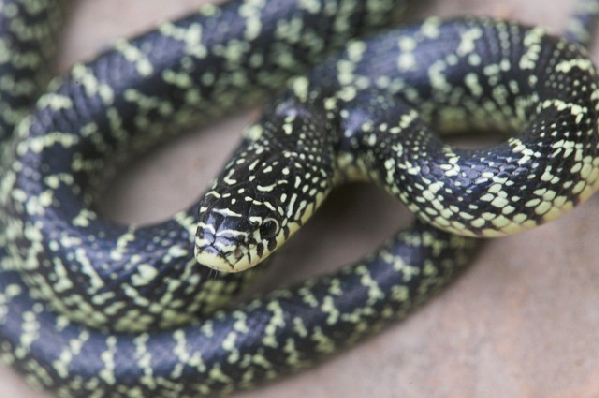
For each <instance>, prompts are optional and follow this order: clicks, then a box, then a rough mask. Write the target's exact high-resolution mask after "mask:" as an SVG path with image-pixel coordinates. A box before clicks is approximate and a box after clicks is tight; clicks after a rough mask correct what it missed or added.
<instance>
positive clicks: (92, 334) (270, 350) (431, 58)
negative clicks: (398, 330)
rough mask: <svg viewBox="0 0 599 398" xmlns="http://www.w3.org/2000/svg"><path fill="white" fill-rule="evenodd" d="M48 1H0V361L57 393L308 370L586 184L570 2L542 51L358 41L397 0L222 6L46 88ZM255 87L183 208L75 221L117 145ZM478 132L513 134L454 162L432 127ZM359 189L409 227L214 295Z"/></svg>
mask: <svg viewBox="0 0 599 398" xmlns="http://www.w3.org/2000/svg"><path fill="white" fill-rule="evenodd" d="M59 3H60V4H59ZM63 3H66V2H56V1H54V2H50V1H44V0H7V1H3V2H2V3H1V4H2V7H1V8H0V13H1V17H0V18H1V23H0V27H1V30H2V31H1V33H0V48H1V49H2V51H1V52H0V54H1V55H2V56H1V57H0V101H2V104H3V106H2V110H1V111H0V112H1V115H2V116H1V117H0V125H1V128H2V134H3V145H2V147H1V151H2V171H1V172H0V214H1V217H0V224H1V228H2V233H1V234H0V241H1V243H2V244H1V245H0V248H1V249H0V250H2V256H1V261H0V359H1V360H2V362H3V363H6V364H8V365H9V366H11V367H13V368H15V369H17V370H18V371H19V372H20V373H22V374H23V377H24V378H25V380H26V381H27V382H28V383H30V384H31V385H33V386H34V387H37V388H41V389H45V390H48V391H53V392H54V393H55V394H56V395H57V396H58V397H94V398H95V397H146V396H151V397H199V396H213V395H225V394H228V393H231V392H234V391H237V390H240V389H245V388H250V387H255V386H258V385H260V384H262V383H264V382H267V381H271V380H274V379H276V378H278V377H281V376H283V375H287V374H290V373H292V372H295V371H298V370H300V369H304V368H307V367H309V366H313V365H314V364H315V363H317V362H318V361H320V360H322V359H323V358H325V357H327V356H330V355H332V354H334V353H335V352H337V351H339V350H340V349H342V348H343V347H347V346H350V345H352V344H354V343H356V342H358V341H360V340H362V339H363V338H365V337H366V336H369V335H372V334H373V333H376V332H377V331H380V330H381V329H383V328H384V327H385V326H387V325H389V324H391V323H394V322H396V321H397V320H399V319H403V318H405V317H406V316H407V315H408V314H409V313H410V312H411V311H412V310H414V309H415V308H417V307H418V306H419V305H420V304H422V303H424V302H425V301H426V300H427V299H429V298H430V297H432V296H434V295H435V294H436V293H437V292H439V291H440V289H441V288H442V287H444V286H445V285H446V284H448V283H449V282H450V281H452V280H454V279H455V278H456V276H457V275H459V274H460V272H461V271H462V270H463V269H464V268H465V265H466V264H467V262H468V259H469V257H470V255H471V254H472V253H474V251H475V248H476V246H477V242H478V240H476V239H474V238H472V237H473V236H497V235H504V234H511V233H516V232H520V231H522V230H525V229H528V228H532V227H534V226H536V225H538V224H540V223H542V222H547V221H551V220H554V219H555V218H557V217H558V216H559V215H561V214H563V213H565V212H567V211H569V210H570V209H571V208H572V207H574V206H575V205H578V204H580V203H582V202H584V201H585V200H586V199H587V198H588V197H589V196H590V195H591V194H592V193H593V192H594V191H596V190H597V187H598V185H599V179H598V177H599V158H598V157H597V147H598V140H599V135H598V132H597V112H598V111H599V90H598V80H597V72H596V69H595V67H594V65H593V63H592V62H591V61H590V60H589V57H588V53H587V51H586V50H585V48H584V45H586V44H588V42H589V40H590V38H591V34H590V31H591V26H592V24H593V22H594V18H592V17H591V14H592V13H593V12H596V11H595V8H596V4H595V3H594V2H590V1H588V0H586V1H584V2H583V4H584V5H588V9H584V11H583V12H581V13H579V14H575V15H574V16H573V17H572V21H573V22H572V25H571V27H570V28H569V29H568V30H567V31H566V34H565V37H566V38H560V37H557V36H554V35H552V34H550V33H548V32H547V31H545V30H543V29H541V28H538V27H527V26H524V25H521V24H518V23H515V22H512V21H507V20H501V19H496V18H488V17H476V18H475V17H455V18H450V19H441V18H435V17H433V18H429V19H426V20H425V21H423V22H421V23H417V24H411V25H408V26H404V27H401V28H399V29H398V28H394V29H388V30H384V31H382V32H380V33H378V34H376V35H372V36H368V32H370V31H372V30H377V29H380V28H383V27H385V26H387V25H388V24H390V23H392V22H393V21H395V20H396V18H397V17H398V16H400V15H401V14H404V13H405V10H406V6H407V5H408V2H407V1H403V0H396V1H392V0H378V1H374V0H368V1H360V0H338V1H333V0H312V1H308V0H302V1H292V0H233V1H230V2H227V3H224V4H222V5H219V6H215V5H208V6H205V7H204V8H203V9H202V10H201V11H200V12H198V13H195V14H190V15H188V16H184V17H182V18H180V19H177V20H175V21H170V22H165V23H163V24H161V25H160V26H159V27H157V28H156V29H154V30H151V31H149V32H147V33H144V34H141V35H139V36H136V37H134V38H132V39H128V40H120V41H118V42H117V43H116V44H115V45H114V46H113V47H112V48H110V49H107V50H106V51H105V52H103V53H102V54H100V55H99V56H98V57H96V58H94V59H93V60H91V61H87V62H84V63H78V64H76V65H75V66H74V67H73V68H72V70H71V71H70V72H69V73H67V74H65V75H64V76H60V77H58V78H54V79H52V80H50V81H49V79H50V78H51V74H50V72H49V71H48V70H47V68H45V67H44V66H46V64H48V63H49V62H50V60H51V59H52V56H53V52H54V50H55V47H56V46H55V44H54V43H55V35H56V34H57V32H58V30H59V27H60V26H61V21H62V18H63V15H64V11H63V10H64V9H63ZM593 5H594V6H595V8H594V7H592V6H593ZM365 35H366V36H365ZM360 36H365V38H358V37H360ZM14 49H19V51H18V52H14V53H13V51H14ZM48 81H49V83H48ZM266 98H270V99H269V100H268V101H267V103H266V105H265V106H264V112H263V116H261V117H260V118H259V119H258V120H257V121H256V122H255V123H252V124H251V125H250V126H249V127H248V128H247V129H246V130H245V132H244V134H243V138H242V140H241V142H240V144H239V146H238V147H237V148H236V149H235V151H234V152H233V154H232V155H231V158H230V159H229V161H227V162H226V164H225V165H224V167H223V169H222V171H221V172H220V174H219V175H218V176H217V177H216V178H215V179H214V181H213V182H212V183H211V184H210V186H209V187H208V188H207V190H206V192H205V193H204V194H203V195H202V196H201V197H200V198H199V200H198V201H197V202H196V203H195V204H194V205H192V206H190V208H188V209H185V210H182V211H180V212H178V213H176V214H175V215H174V216H173V217H172V218H170V219H168V220H166V221H164V222H160V223H153V224H142V225H137V224H133V225H125V224H121V223H116V222H113V221H110V220H106V219H105V218H104V217H102V215H101V214H100V213H99V211H98V210H97V207H96V202H95V201H96V200H97V197H98V195H99V193H100V192H101V191H102V189H103V186H104V185H105V183H106V181H108V180H109V179H110V178H112V177H113V176H114V175H115V174H116V173H117V171H118V169H119V168H120V167H121V166H122V165H123V164H124V163H126V162H128V161H129V160H130V159H131V158H132V156H134V155H135V154H138V153H140V152H142V151H144V150H147V149H148V148H150V147H152V146H154V145H156V144H157V143H159V142H161V141H162V140H163V139H165V137H169V136H172V135H173V134H175V133H177V132H180V131H184V130H185V129H187V128H189V127H190V126H193V125H198V124H201V123H206V122H208V121H210V120H213V119H215V118H218V117H222V116H223V115H225V114H226V113H227V112H230V111H232V110H234V109H236V108H238V107H240V106H245V105H251V104H255V103H256V102H257V101H263V100H265V99H266ZM489 128H493V129H498V130H501V131H505V132H509V133H514V132H518V134H514V135H511V136H510V137H509V138H508V139H507V140H506V141H505V142H503V143H501V144H499V145H497V146H495V147H492V148H484V149H461V148H454V147H451V146H449V145H447V144H445V143H444V142H443V141H441V140H440V139H439V138H438V136H437V135H436V134H435V133H434V132H436V131H438V132H442V133H451V132H453V131H460V130H464V129H477V130H485V129H489ZM363 179H366V180H370V181H374V182H375V183H377V184H379V185H380V186H382V187H383V189H385V190H386V191H388V192H389V193H390V194H392V195H394V196H396V197H397V198H398V199H399V200H400V201H402V202H403V203H404V204H405V205H406V206H407V207H408V208H409V209H410V210H411V211H413V212H414V213H415V214H416V216H417V221H415V222H414V224H413V225H412V226H411V227H410V228H408V229H406V230H400V231H398V232H397V233H395V234H394V235H393V236H392V237H390V238H389V239H388V240H387V241H385V242H384V243H383V244H382V245H381V246H380V247H379V248H377V249H375V250H373V251H372V252H371V253H370V254H368V255H366V256H365V257H364V258H362V259H360V260H358V261H357V262H355V263H354V264H351V265H348V266H345V267H342V268H340V269H338V270H337V271H335V272H333V273H332V274H330V275H326V276H323V277H319V278H313V279H309V280H307V281H304V282H301V283H299V284H296V285H292V286H289V287H283V288H280V289H277V290H275V291H273V292H271V293H267V294H264V295H261V296H258V297H253V298H251V299H250V300H249V301H243V302H236V301H235V300H234V299H232V297H234V296H235V295H236V294H237V293H238V292H240V291H243V289H245V288H246V286H248V285H249V284H251V282H252V281H254V280H255V279H256V278H257V276H258V272H259V270H260V268H265V267H266V266H260V267H256V265H258V264H259V263H262V262H263V260H266V261H268V260H267V258H268V257H269V256H270V255H271V254H272V253H273V252H275V251H276V250H277V249H278V248H279V247H280V246H281V245H283V243H284V242H286V241H287V240H288V239H289V238H290V237H291V236H292V235H293V234H294V233H296V232H297V231H298V230H299V229H300V227H301V226H302V225H304V224H305V223H306V222H307V221H308V219H309V218H310V217H311V216H312V215H313V214H314V213H315V212H316V210H317V209H318V208H319V207H320V205H321V204H322V202H323V201H324V200H325V199H326V197H327V195H328V194H329V193H330V191H331V190H333V189H334V187H335V186H337V185H339V184H341V183H343V182H346V181H351V180H363ZM214 270H217V271H218V272H216V274H215V271H214ZM241 271H243V272H241Z"/></svg>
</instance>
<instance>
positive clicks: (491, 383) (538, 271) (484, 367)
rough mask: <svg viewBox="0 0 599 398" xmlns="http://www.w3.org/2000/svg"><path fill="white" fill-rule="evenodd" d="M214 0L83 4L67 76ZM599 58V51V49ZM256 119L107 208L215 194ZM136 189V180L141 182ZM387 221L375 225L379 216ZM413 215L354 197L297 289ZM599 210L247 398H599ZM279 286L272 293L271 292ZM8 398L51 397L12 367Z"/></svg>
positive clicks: (151, 173) (545, 17)
mask: <svg viewBox="0 0 599 398" xmlns="http://www.w3.org/2000/svg"><path fill="white" fill-rule="evenodd" d="M571 2H572V1H571V0H568V1H566V0H563V1H554V2H546V1H542V0H530V1H527V2H522V1H516V0H436V1H433V0H431V1H428V2H422V3H423V6H422V7H421V14H422V15H430V14H443V15H455V14H493V15H501V16H511V17H513V18H516V19H518V20H521V21H525V22H527V23H535V24H541V25H543V26H546V27H548V28H549V29H552V30H554V31H556V32H559V31H560V30H561V29H562V27H563V24H564V22H565V16H566V15H567V14H568V12H569V7H570V5H571ZM199 3H201V1H200V0H196V1H193V0H171V1H168V2H167V1H161V0H125V1H122V0H103V1H95V0H83V1H79V2H78V4H77V6H76V7H75V10H74V15H73V18H72V20H71V22H70V23H69V24H68V25H67V27H66V28H67V29H66V32H65V35H64V46H63V53H62V55H61V57H62V58H61V68H62V69H63V70H64V69H66V68H67V67H68V65H70V64H72V63H73V62H75V61H76V60H79V59H81V58H86V57H89V56H91V55H93V54H94V53H96V52H97V51H98V50H99V49H100V48H102V47H103V46H105V45H107V44H108V43H110V42H111V41H112V40H114V39H115V38H117V37H121V36H125V35H127V34H130V33H131V32H134V31H138V30H141V29H143V28H145V27H149V26H152V25H153V24H154V23H156V22H157V21H159V20H162V19H164V18H167V17H171V16H175V15H178V14H181V13H184V12H185V11H186V10H189V9H193V8H195V7H197V5H198V4H199ZM594 54H595V59H596V60H599V46H596V48H595V50H594ZM249 117H250V116H248V115H238V116H236V117H231V118H230V119H228V120H226V121H224V122H222V123H220V124H218V125H216V126H212V127H211V128H209V129H207V131H206V132H205V133H204V134H196V135H192V136H187V137H184V138H183V139H180V140H178V141H177V142H174V143H172V144H169V145H168V146H166V147H165V148H163V149H161V150H160V151H157V152H155V153H153V154H151V155H150V156H148V157H147V158H145V159H142V160H141V161H140V162H139V163H138V164H137V165H135V166H134V167H132V168H131V169H130V173H128V174H127V176H125V178H124V179H123V181H120V182H117V183H116V184H115V185H114V186H113V188H112V190H111V194H110V198H111V200H114V201H115V202H116V205H115V206H114V207H111V208H110V209H107V210H106V211H107V213H108V214H109V215H111V216H112V217H113V218H116V219H119V220H122V221H130V220H135V221H152V220H157V219H160V218H163V217H166V216H168V215H169V214H171V213H172V212H174V210H176V209H178V208H181V207H182V206H185V205H187V204H189V203H190V202H191V201H192V200H193V198H194V197H195V196H196V195H197V194H198V193H199V192H201V191H202V189H203V188H204V185H205V184H206V182H207V181H208V179H209V178H210V176H211V175H213V174H214V173H215V172H216V170H217V168H218V164H220V163H221V162H222V161H223V160H224V157H225V156H226V155H227V153H228V152H229V150H230V149H231V148H232V147H233V146H234V144H235V140H236V137H237V134H239V131H240V129H241V128H242V127H243V126H244V125H246V124H247V123H248V120H249ZM133 178H135V180H133ZM371 208H372V209H374V214H373V215H369V216H368V217H366V216H364V215H361V214H364V212H365V211H367V210H368V209H371ZM408 219H409V215H408V214H407V213H406V211H405V210H404V209H402V208H400V206H399V205H397V204H395V203H394V201H392V200H390V199H389V198H387V197H386V196H385V195H383V194H381V193H380V192H378V191H376V190H375V189H372V188H368V187H364V186H359V185H354V186H351V187H347V188H344V189H342V190H340V192H338V193H337V194H336V195H334V197H333V198H331V200H330V201H329V203H328V205H327V206H326V208H325V209H324V210H323V211H322V212H321V214H320V215H319V217H317V220H315V221H314V222H313V223H311V224H310V225H309V226H308V227H307V230H306V231H305V232H304V233H302V234H300V235H299V236H298V237H297V239H293V242H292V243H290V244H289V246H288V247H287V248H286V250H285V251H284V252H283V253H282V254H281V255H280V256H279V257H280V258H282V259H284V260H285V261H288V262H292V263H293V265H291V264H290V265H291V267H289V268H287V269H288V270H289V271H286V272H285V273H286V276H285V277H286V280H289V279H299V278H303V277H304V276H305V275H307V274H314V273H320V272H323V269H324V268H325V267H324V265H325V264H331V265H333V264H343V263H347V262H349V261H351V260H352V259H354V258H356V257H357V256H358V255H360V254H363V253H365V252H366V251H368V250H369V249H372V248H374V247H375V246H376V244H377V243H378V242H380V241H381V240H382V239H383V237H385V236H387V235H388V234H390V233H391V232H392V231H393V230H394V229H395V228H396V227H397V225H398V224H399V223H401V222H403V223H407V220H408ZM597 224H599V198H598V197H596V196H595V197H593V198H591V200H590V201H589V202H588V203H587V204H585V205H584V206H582V207H581V208H579V209H577V210H576V211H574V212H573V213H571V214H570V215H568V216H566V217H564V218H562V219H560V220H559V221H557V222H554V223H552V224H549V225H546V226H543V227H541V228H538V229H536V230H534V231H530V232H527V233H525V234H522V235H519V236H514V237H509V238H503V239H498V240H494V241H491V242H489V243H488V244H486V245H485V247H484V250H482V252H481V253H480V255H478V256H477V257H476V259H475V261H474V264H473V267H472V268H471V269H470V271H469V272H468V273H467V274H466V275H465V277H463V278H462V279H460V280H459V281H458V282H457V283H455V284H454V285H453V286H452V287H451V288H450V289H449V290H448V291H447V292H446V293H445V294H443V295H442V296H441V297H439V298H437V299H436V300H434V301H433V302H432V303H431V304H430V305H428V306H426V307H425V308H423V309H422V310H421V311H419V312H417V313H416V314H415V315H414V316H412V317H411V318H410V319H409V320H408V321H407V322H404V323H402V324H398V325H396V326H394V327H392V328H390V329H388V330H387V331H386V332H384V333H383V334H381V335H379V336H378V337H376V338H373V339H370V340H369V341H367V342H365V343H363V344H361V345H360V346H358V347H356V348H354V349H352V350H350V351H348V352H345V353H343V354H341V355H338V356H337V357H335V358H334V359H332V360H330V361H328V362H327V363H325V364H324V365H322V366H320V367H318V368H316V369H313V370H311V371H307V372H304V373H302V374H300V375H298V376H295V377H292V378H289V379H286V380H284V381H282V382H279V383H276V384H273V385H270V386H268V387H266V388H263V389H260V390H258V391H254V392H250V393H243V394H238V395H237V396H238V397H246V398H249V397H261V398H268V397H280V396H284V397H289V398H293V397H304V396H310V397H315V398H317V397H331V396H339V397H346V398H354V397H355V398H357V397H366V396H376V397H381V398H387V397H402V398H403V397H408V398H409V397H466V398H468V397H553V398H558V397H560V398H561V397H596V396H599V339H598V338H597V337H596V330H597V329H599V306H597V305H596V304H595V303H596V302H599V260H598V258H599V245H597V244H596V243H595V242H596V241H597V240H598V238H599V228H598V227H597ZM276 283H279V282H277V281H269V282H268V283H266V282H265V283H264V286H263V288H264V289H268V288H269V286H272V285H273V284H276ZM0 396H2V397H15V398H42V397H48V395H46V394H43V393H40V392H36V391H32V390H31V389H29V388H28V387H27V386H26V385H24V384H23V382H22V381H21V380H20V378H19V377H18V376H16V375H14V374H13V373H12V371H10V370H7V369H5V368H0Z"/></svg>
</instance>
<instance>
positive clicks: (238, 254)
mask: <svg viewBox="0 0 599 398" xmlns="http://www.w3.org/2000/svg"><path fill="white" fill-rule="evenodd" d="M233 257H235V260H237V261H239V260H240V259H241V258H242V257H243V250H242V249H241V247H237V248H235V250H234V251H233Z"/></svg>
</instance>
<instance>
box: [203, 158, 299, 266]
mask: <svg viewBox="0 0 599 398" xmlns="http://www.w3.org/2000/svg"><path fill="white" fill-rule="evenodd" d="M263 163H264V164H267V163H268V164H272V162H271V161H270V160H269V161H268V162H263ZM248 167H249V165H248V163H238V164H232V165H231V166H230V170H229V171H227V170H225V172H224V173H223V174H221V177H219V178H218V179H217V180H216V182H215V183H214V184H213V186H212V188H211V189H210V191H208V192H207V193H206V194H205V196H204V198H203V199H202V200H201V202H200V207H199V214H198V227H197V232H196V236H195V257H196V260H197V261H198V262H199V263H200V264H201V265H204V266H207V267H210V268H213V269H216V270H218V271H222V272H239V271H243V270H246V269H248V268H251V267H254V266H255V265H257V264H259V263H260V262H261V261H262V260H264V259H265V258H266V257H268V256H269V255H270V254H271V253H272V252H274V251H275V250H276V249H277V248H279V247H280V246H281V245H282V244H283V243H284V242H285V241H286V240H287V238H288V237H289V235H290V232H291V230H290V227H289V222H288V218H287V216H286V210H285V209H286V208H287V207H286V205H285V204H284V203H282V202H281V197H283V199H284V198H285V195H284V194H282V193H281V189H280V187H281V186H282V185H285V184H284V183H283V182H282V181H283V180H284V179H281V178H279V177H276V176H275V174H277V173H275V172H274V171H272V170H270V169H269V168H267V166H254V167H253V170H252V173H253V174H251V177H250V174H247V172H248V170H246V169H247V168H248ZM271 167H272V166H271ZM238 176H240V177H238ZM241 176H243V177H241Z"/></svg>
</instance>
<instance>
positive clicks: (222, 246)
mask: <svg viewBox="0 0 599 398" xmlns="http://www.w3.org/2000/svg"><path fill="white" fill-rule="evenodd" d="M194 256H195V259H196V261H197V262H198V263H199V264H200V265H203V266H206V267H209V268H212V269H215V270H217V271H220V272H226V273H231V272H241V271H245V270H246V269H248V268H251V267H253V266H255V265H256V264H258V263H259V262H260V259H258V258H256V259H254V258H253V257H254V256H252V255H251V250H249V247H248V244H247V242H246V239H245V237H244V236H237V235H230V234H223V233H215V232H212V231H210V228H209V227H208V226H202V225H200V226H198V230H197V232H196V237H195V248H194Z"/></svg>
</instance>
